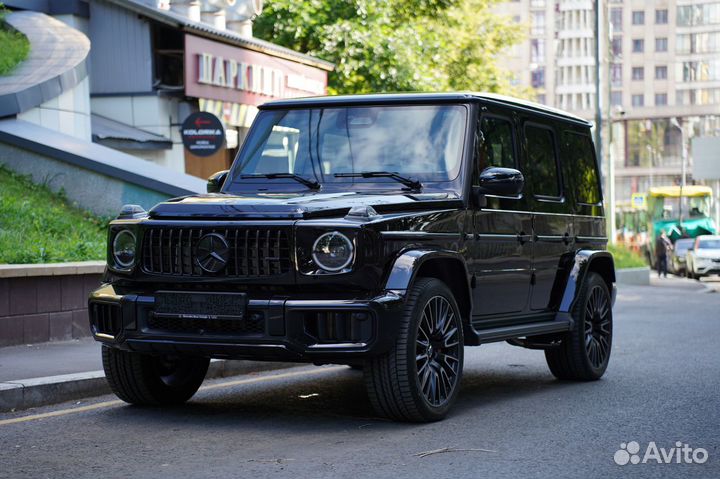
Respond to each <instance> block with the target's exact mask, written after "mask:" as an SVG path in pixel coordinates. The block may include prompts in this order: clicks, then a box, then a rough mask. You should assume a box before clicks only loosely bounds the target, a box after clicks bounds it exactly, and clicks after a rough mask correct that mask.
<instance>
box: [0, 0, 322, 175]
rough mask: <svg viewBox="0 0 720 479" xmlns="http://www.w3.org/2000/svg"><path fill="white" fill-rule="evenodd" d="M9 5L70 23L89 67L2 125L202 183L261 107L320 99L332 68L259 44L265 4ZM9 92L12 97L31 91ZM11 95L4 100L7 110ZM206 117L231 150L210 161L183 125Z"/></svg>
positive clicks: (10, 0)
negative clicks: (258, 22)
mask: <svg viewBox="0 0 720 479" xmlns="http://www.w3.org/2000/svg"><path fill="white" fill-rule="evenodd" d="M4 3H5V5H6V6H7V7H9V8H10V9H11V10H12V11H14V12H20V13H22V12H27V13H29V14H30V15H29V16H28V17H32V18H31V21H35V22H44V23H47V24H53V25H55V24H56V23H57V21H59V22H61V23H63V24H65V25H66V27H67V28H65V29H62V30H63V31H64V32H66V33H67V32H70V33H71V34H72V36H73V37H78V38H79V39H80V40H77V42H81V41H84V42H85V44H87V46H88V47H89V53H88V49H87V48H85V49H84V50H82V49H79V48H74V50H82V51H81V53H83V55H86V56H87V61H83V64H82V66H83V69H82V71H81V72H80V73H81V74H82V76H83V77H82V81H80V82H79V83H78V84H77V85H75V86H74V87H73V88H72V90H69V89H68V91H62V93H61V94H60V95H59V96H57V97H54V98H51V99H49V101H46V102H42V103H40V104H37V105H35V104H27V105H21V104H20V103H22V102H20V103H18V102H15V103H17V105H18V107H17V108H13V109H6V111H5V110H3V109H2V108H0V119H2V118H16V119H17V120H20V121H25V122H29V123H33V124H36V125H39V126H42V127H45V128H48V129H51V130H53V131H59V132H61V133H63V134H67V135H69V136H71V137H73V138H74V139H75V140H80V141H85V142H90V141H92V142H94V143H98V144H101V145H104V146H107V147H110V148H112V149H114V150H117V151H120V152H122V153H126V154H129V155H132V156H135V157H137V158H141V159H144V160H147V161H149V162H152V163H153V164H155V165H158V166H161V167H165V168H168V169H170V170H172V171H173V172H177V173H187V174H190V175H194V176H196V177H200V178H207V177H208V176H209V175H210V174H212V173H214V172H216V171H219V170H223V169H227V168H228V167H229V166H230V164H231V163H232V160H233V159H234V157H235V154H236V152H237V150H238V148H239V146H240V145H241V144H242V140H243V139H244V137H245V135H246V133H247V131H248V128H249V126H250V124H251V123H252V120H253V119H254V117H255V114H256V112H257V106H258V105H260V104H262V103H265V102H267V101H270V100H273V99H281V98H288V97H300V96H313V95H322V94H324V93H325V92H326V87H327V73H328V71H331V70H332V68H333V65H332V64H330V63H328V62H325V61H322V60H320V59H318V58H314V57H311V56H308V55H305V54H302V53H299V52H295V51H292V50H289V49H287V48H284V47H281V46H279V45H275V44H273V43H270V42H266V41H263V40H260V39H257V38H254V37H253V36H252V19H253V18H254V17H255V16H256V15H258V14H260V12H261V9H262V1H259V0H37V1H26V0H6V1H5V2H4ZM52 22H56V23H52ZM43 28H44V27H43ZM69 40H70V37H69V36H67V35H65V34H58V38H57V42H58V49H59V50H58V51H59V52H60V53H59V54H61V55H64V51H66V50H67V51H70V50H72V49H71V48H69V47H68V48H64V49H63V45H62V42H64V41H69ZM83 58H85V56H83ZM8 91H9V94H8V95H6V96H5V97H7V98H9V99H10V100H12V101H14V100H13V99H14V98H21V97H22V95H23V92H14V91H12V90H8ZM0 93H3V92H2V91H0ZM25 96H27V95H25ZM5 97H3V95H0V106H2V103H3V101H4V100H3V98H5ZM5 103H7V102H5ZM198 111H205V112H209V113H212V114H214V115H215V116H217V117H218V118H219V119H220V120H221V122H222V124H223V127H224V132H225V142H224V144H223V147H222V148H220V150H219V151H217V152H215V153H213V154H212V155H209V156H202V157H201V156H196V155H195V154H193V153H191V152H190V151H188V150H187V149H186V148H184V146H183V142H182V138H181V125H182V124H183V121H184V120H185V119H186V118H187V117H188V116H189V115H190V114H192V113H194V112H198Z"/></svg>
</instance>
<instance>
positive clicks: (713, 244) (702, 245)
mask: <svg viewBox="0 0 720 479" xmlns="http://www.w3.org/2000/svg"><path fill="white" fill-rule="evenodd" d="M698 249H720V239H706V240H700V241H698Z"/></svg>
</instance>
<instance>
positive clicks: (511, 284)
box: [467, 106, 532, 327]
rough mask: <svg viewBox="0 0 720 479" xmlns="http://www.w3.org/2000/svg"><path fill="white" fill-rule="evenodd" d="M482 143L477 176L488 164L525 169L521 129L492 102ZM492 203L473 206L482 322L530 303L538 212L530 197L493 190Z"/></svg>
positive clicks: (477, 311) (473, 258) (473, 265)
mask: <svg viewBox="0 0 720 479" xmlns="http://www.w3.org/2000/svg"><path fill="white" fill-rule="evenodd" d="M480 131H481V134H479V136H480V138H482V143H481V146H480V147H479V148H478V152H477V155H476V165H475V173H474V175H473V176H474V182H477V178H478V175H479V173H480V172H481V171H482V170H484V169H485V168H487V167H490V166H499V167H507V168H517V169H519V162H518V145H517V138H518V132H517V128H516V124H515V121H514V119H513V118H512V116H511V114H510V113H509V112H508V111H507V110H505V109H503V108H499V107H492V106H489V107H488V108H487V109H485V110H484V113H483V115H482V117H481V121H480ZM486 199H487V205H486V206H485V207H482V208H474V209H473V231H474V235H473V240H472V241H470V242H469V243H467V244H468V245H469V246H468V248H469V250H470V251H469V253H470V254H469V255H468V257H469V258H470V261H469V267H470V269H471V272H472V273H473V274H474V276H475V281H476V287H475V289H474V290H473V292H474V298H473V299H474V304H475V305H476V307H475V308H474V310H473V313H474V322H475V323H476V324H477V323H481V324H477V326H479V327H484V326H489V325H490V323H491V322H495V320H497V321H499V322H507V321H508V320H509V318H508V316H512V315H516V314H519V313H523V312H524V311H526V308H527V299H528V296H529V293H530V275H531V273H532V271H531V267H532V242H531V234H532V215H531V214H530V212H529V211H528V207H527V203H526V201H525V199H524V197H520V198H509V197H500V196H489V195H488V196H487V197H486Z"/></svg>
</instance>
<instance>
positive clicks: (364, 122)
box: [230, 105, 467, 189]
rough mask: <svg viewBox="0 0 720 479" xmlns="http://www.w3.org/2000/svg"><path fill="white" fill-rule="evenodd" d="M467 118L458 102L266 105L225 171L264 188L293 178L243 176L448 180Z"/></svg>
mask: <svg viewBox="0 0 720 479" xmlns="http://www.w3.org/2000/svg"><path fill="white" fill-rule="evenodd" d="M466 121H467V109H466V108H465V107H464V106H462V105H418V106H406V105H405V106H382V107H380V106H376V107H347V108H317V109H293V110H266V111H262V112H260V114H259V115H258V117H257V118H256V120H255V123H254V125H253V128H252V129H251V131H250V133H249V136H248V138H247V139H246V140H245V145H244V146H243V148H242V150H241V151H240V154H239V155H238V157H237V159H236V160H235V163H234V165H233V169H232V172H231V175H230V177H231V178H232V182H233V184H234V185H237V184H240V183H255V184H257V183H262V184H263V187H265V188H268V187H272V185H273V184H276V183H289V182H292V181H291V180H287V179H278V180H275V181H273V182H268V181H267V179H266V178H263V179H260V178H257V177H255V178H252V177H250V175H267V174H270V173H291V174H294V175H300V176H302V177H304V178H307V179H311V180H316V181H318V182H320V183H352V182H383V183H388V186H390V184H392V187H393V188H402V186H403V185H402V184H400V183H398V182H396V181H394V180H392V179H389V178H354V177H347V176H342V177H337V176H335V175H337V174H348V173H366V172H381V171H382V172H394V173H399V174H400V175H403V176H406V177H413V178H415V179H417V180H420V181H423V182H427V181H449V180H454V179H455V178H456V177H457V176H458V174H459V172H460V166H461V161H462V152H463V144H464V141H465V126H466ZM294 184H297V183H294ZM231 189H232V188H231Z"/></svg>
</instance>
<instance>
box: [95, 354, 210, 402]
mask: <svg viewBox="0 0 720 479" xmlns="http://www.w3.org/2000/svg"><path fill="white" fill-rule="evenodd" d="M102 360H103V369H104V370H105V377H106V378H107V381H108V383H109V384H110V388H111V389H112V391H113V392H114V393H115V395H116V396H117V397H119V398H120V399H122V400H123V401H125V402H127V403H130V404H136V405H143V406H167V405H173V404H181V403H184V402H185V401H187V400H188V399H190V398H191V397H192V396H193V395H194V394H195V393H196V392H197V390H198V388H200V385H201V384H202V382H203V380H204V379H205V374H206V373H207V370H208V366H209V365H210V360H209V359H207V358H179V359H169V358H165V357H160V356H149V355H145V354H140V353H133V352H128V351H122V350H120V349H115V348H110V347H107V346H103V347H102Z"/></svg>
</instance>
